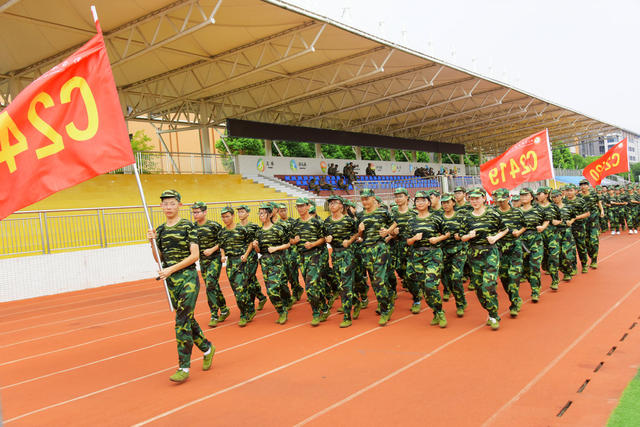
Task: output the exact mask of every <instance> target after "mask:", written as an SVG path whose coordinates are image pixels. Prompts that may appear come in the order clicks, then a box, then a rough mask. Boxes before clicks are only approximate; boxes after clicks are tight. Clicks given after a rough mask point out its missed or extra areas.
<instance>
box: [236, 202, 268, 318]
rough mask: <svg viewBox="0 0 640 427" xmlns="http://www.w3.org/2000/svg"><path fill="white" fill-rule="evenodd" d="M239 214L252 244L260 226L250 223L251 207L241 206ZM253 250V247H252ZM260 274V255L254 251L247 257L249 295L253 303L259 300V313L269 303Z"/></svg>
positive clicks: (238, 209)
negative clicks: (263, 291)
mask: <svg viewBox="0 0 640 427" xmlns="http://www.w3.org/2000/svg"><path fill="white" fill-rule="evenodd" d="M236 211H237V212H238V219H239V220H240V225H241V226H243V227H244V228H245V229H246V230H247V233H248V239H249V241H250V242H253V241H254V240H255V235H256V232H257V231H258V230H259V229H260V226H259V225H258V224H254V223H253V222H251V221H249V212H251V209H249V206H247V205H240V206H238V208H237V209H236ZM251 248H252V249H253V246H251ZM257 272H258V254H257V253H255V252H254V251H253V250H251V252H249V256H248V257H247V266H246V276H247V280H248V282H249V293H250V298H251V301H252V302H253V301H254V300H256V299H257V300H258V311H260V310H262V309H263V308H264V305H265V304H266V303H267V297H266V296H265V295H264V294H263V293H262V289H261V288H260V282H259V281H258V276H257V275H256V274H257Z"/></svg>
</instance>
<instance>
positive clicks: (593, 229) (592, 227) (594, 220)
mask: <svg viewBox="0 0 640 427" xmlns="http://www.w3.org/2000/svg"><path fill="white" fill-rule="evenodd" d="M598 218H599V215H592V216H591V217H590V218H589V219H587V222H586V224H585V227H586V235H587V255H589V259H591V262H597V261H598V251H599V250H600V231H599V230H598Z"/></svg>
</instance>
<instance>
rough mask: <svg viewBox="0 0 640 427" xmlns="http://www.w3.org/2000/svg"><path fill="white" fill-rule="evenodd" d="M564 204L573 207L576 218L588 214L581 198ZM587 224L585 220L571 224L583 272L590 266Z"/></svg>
mask: <svg viewBox="0 0 640 427" xmlns="http://www.w3.org/2000/svg"><path fill="white" fill-rule="evenodd" d="M564 203H566V204H568V205H570V206H571V208H572V209H573V212H574V214H575V216H578V215H581V214H583V213H586V212H588V209H587V206H586V205H585V202H584V200H583V199H582V198H581V197H575V198H574V199H573V200H570V199H569V198H567V199H566V200H565V201H564ZM585 223H586V220H585V219H578V220H576V221H575V222H574V223H573V224H571V232H572V233H573V239H574V240H575V241H576V249H577V250H578V258H580V264H582V269H583V271H584V269H585V268H587V267H588V265H589V264H588V262H587V261H588V260H587V230H586V227H585Z"/></svg>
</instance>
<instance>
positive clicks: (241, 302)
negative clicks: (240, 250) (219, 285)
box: [227, 256, 256, 318]
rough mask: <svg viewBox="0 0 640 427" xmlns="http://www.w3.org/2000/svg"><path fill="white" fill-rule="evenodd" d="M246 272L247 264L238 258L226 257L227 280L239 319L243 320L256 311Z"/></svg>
mask: <svg viewBox="0 0 640 427" xmlns="http://www.w3.org/2000/svg"><path fill="white" fill-rule="evenodd" d="M246 270H247V263H246V262H242V261H241V260H240V257H239V256H233V257H231V256H228V257H227V278H228V279H229V284H230V285H231V289H232V290H233V294H234V295H235V297H236V303H237V304H238V309H239V310H240V317H243V318H246V317H247V316H249V315H250V314H251V313H254V312H255V311H256V307H255V305H254V296H253V294H251V291H250V290H249V281H248V280H247V273H246Z"/></svg>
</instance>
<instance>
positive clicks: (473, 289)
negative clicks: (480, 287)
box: [468, 283, 476, 291]
mask: <svg viewBox="0 0 640 427" xmlns="http://www.w3.org/2000/svg"><path fill="white" fill-rule="evenodd" d="M468 289H469V290H470V291H475V290H476V286H475V285H473V284H471V283H469V288H468Z"/></svg>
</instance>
